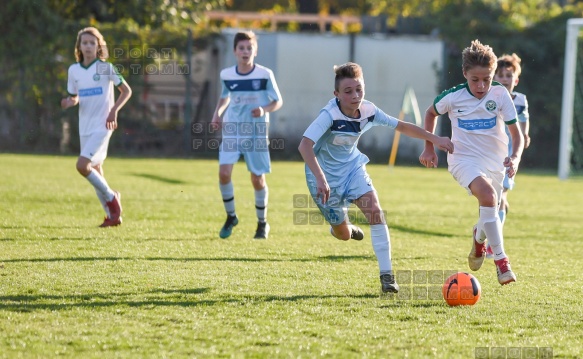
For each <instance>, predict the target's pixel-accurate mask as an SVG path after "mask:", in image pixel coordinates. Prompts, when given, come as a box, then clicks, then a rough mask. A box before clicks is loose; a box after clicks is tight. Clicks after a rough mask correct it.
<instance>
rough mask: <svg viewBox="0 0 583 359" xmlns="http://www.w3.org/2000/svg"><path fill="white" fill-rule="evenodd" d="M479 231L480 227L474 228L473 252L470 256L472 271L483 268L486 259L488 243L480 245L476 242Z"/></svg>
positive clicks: (469, 263)
mask: <svg viewBox="0 0 583 359" xmlns="http://www.w3.org/2000/svg"><path fill="white" fill-rule="evenodd" d="M477 231H478V226H474V231H473V236H472V250H471V251H470V254H468V265H469V267H470V269H471V270H473V271H477V270H478V269H480V268H482V264H483V263H484V259H485V258H486V242H484V243H479V242H478V241H477V240H476V234H477Z"/></svg>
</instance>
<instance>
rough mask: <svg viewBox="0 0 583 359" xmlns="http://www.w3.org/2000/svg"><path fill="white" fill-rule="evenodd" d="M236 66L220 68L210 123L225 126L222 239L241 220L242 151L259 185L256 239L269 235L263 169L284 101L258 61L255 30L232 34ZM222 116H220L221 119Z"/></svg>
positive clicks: (221, 175) (267, 169) (221, 164)
mask: <svg viewBox="0 0 583 359" xmlns="http://www.w3.org/2000/svg"><path fill="white" fill-rule="evenodd" d="M234 53H235V57H236V58H237V65H235V66H232V67H228V68H226V69H223V70H222V71H221V75H220V77H221V96H220V98H219V100H218V103H217V106H216V109H215V112H214V115H213V119H212V126H214V127H215V128H217V127H222V142H221V146H220V148H219V188H220V190H221V196H222V198H223V205H224V207H225V211H226V212H227V220H226V221H225V224H224V225H223V227H222V228H221V231H220V232H219V236H220V237H221V238H227V237H229V236H230V235H231V233H232V231H233V227H234V226H236V225H237V224H238V223H239V218H238V217H237V214H236V212H235V195H234V188H233V183H232V181H231V174H232V172H233V166H234V164H235V163H237V161H238V160H239V158H240V157H241V155H243V156H244V158H245V162H246V163H247V169H248V170H249V172H251V183H252V184H253V188H254V189H255V209H256V214H257V230H256V231H255V236H254V238H255V239H267V237H268V235H269V224H268V223H267V200H268V194H269V192H268V187H267V182H266V180H265V174H266V173H269V172H271V160H270V157H269V139H268V124H269V112H273V111H277V110H278V109H279V108H281V106H282V104H283V101H282V98H281V94H280V93H279V89H278V87H277V83H276V82H275V77H274V76H273V72H272V71H271V70H270V69H268V68H267V67H264V66H261V65H259V64H255V63H254V61H255V57H256V56H257V38H256V36H255V34H254V33H253V32H251V31H246V32H239V33H237V34H236V35H235V39H234ZM221 116H222V119H221Z"/></svg>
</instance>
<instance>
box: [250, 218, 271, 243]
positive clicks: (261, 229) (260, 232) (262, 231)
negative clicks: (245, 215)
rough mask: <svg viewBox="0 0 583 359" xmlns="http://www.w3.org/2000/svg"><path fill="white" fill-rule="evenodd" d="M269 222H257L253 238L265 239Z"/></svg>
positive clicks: (267, 234)
mask: <svg viewBox="0 0 583 359" xmlns="http://www.w3.org/2000/svg"><path fill="white" fill-rule="evenodd" d="M269 229H270V228H269V223H267V222H257V230H256V231H255V237H253V238H254V239H267V237H268V236H269Z"/></svg>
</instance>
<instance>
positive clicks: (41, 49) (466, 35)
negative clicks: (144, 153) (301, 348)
mask: <svg viewBox="0 0 583 359" xmlns="http://www.w3.org/2000/svg"><path fill="white" fill-rule="evenodd" d="M0 10H1V11H0V30H2V34H3V36H2V37H0V64H1V66H0V116H4V117H7V118H9V119H10V124H9V126H10V129H9V130H8V129H4V130H3V131H0V138H1V141H0V149H2V150H11V151H50V152H56V151H57V150H58V143H59V141H60V138H61V136H62V135H61V131H62V125H61V124H62V122H63V121H68V122H70V123H71V126H75V125H76V124H75V122H76V121H75V120H74V118H75V117H74V116H75V114H74V113H73V112H74V111H68V112H64V111H61V109H60V107H59V100H60V98H61V97H63V96H64V95H65V90H66V88H65V83H66V71H67V68H68V66H69V64H71V63H72V62H74V57H73V44H74V42H75V36H76V33H77V31H78V30H79V29H81V28H83V27H85V26H88V25H94V26H98V27H99V28H100V29H101V30H102V32H103V33H104V35H105V38H106V39H107V40H108V42H109V43H115V44H123V43H136V42H139V43H148V42H150V43H164V44H172V45H174V46H176V48H177V49H184V48H185V41H186V32H187V30H191V31H193V33H194V34H195V38H203V37H204V36H205V35H207V34H209V33H212V32H213V31H215V30H217V28H218V27H221V26H228V25H229V23H228V22H226V23H214V24H210V23H209V22H208V21H206V19H205V16H204V12H205V11H207V10H231V11H262V12H279V13H283V12H292V13H297V12H319V13H324V14H326V13H329V14H351V15H358V16H379V17H381V18H382V19H383V20H385V19H386V24H387V27H388V29H387V31H388V32H391V33H399V32H403V31H407V32H413V33H423V34H429V33H434V34H439V36H440V37H441V38H442V39H443V40H444V41H445V42H446V44H447V62H446V63H447V68H446V69H445V71H444V73H443V75H444V76H443V79H444V80H443V85H442V88H440V89H437V90H439V91H440V90H443V89H445V88H448V87H451V86H454V85H456V84H458V83H460V82H463V81H464V79H463V77H462V74H461V71H460V68H461V63H460V61H461V56H460V52H461V50H462V49H463V48H464V47H466V46H467V45H468V44H469V43H470V41H471V40H472V39H475V38H479V39H480V40H481V41H482V42H484V43H486V44H489V45H491V46H493V48H494V49H495V51H496V53H497V54H502V53H512V52H515V53H517V54H518V55H519V56H520V57H521V58H522V65H523V68H524V72H523V75H522V76H521V81H520V84H519V86H518V87H517V91H521V92H524V93H525V94H527V96H528V99H529V103H530V106H531V118H532V127H531V137H532V138H533V146H532V148H531V149H529V150H528V151H526V152H525V156H524V162H525V163H526V164H527V165H528V166H530V167H533V166H540V167H552V166H555V165H556V162H557V157H558V153H557V148H558V139H559V126H558V123H559V120H560V112H561V111H560V108H561V93H562V76H563V62H564V58H563V57H564V47H565V43H564V41H565V24H566V20H567V19H569V18H573V17H582V16H583V4H582V3H581V2H580V1H558V2H557V1H550V0H525V1H519V2H518V1H511V0H502V1H500V0H444V1H437V0H395V1H388V0H358V1H353V0H319V1H318V2H314V1H312V0H277V1H265V0H214V1H201V0H194V1H187V0H125V1H114V0H80V1H74V2H73V1H67V0H44V1H39V0H7V1H4V2H2V3H1V4H0ZM250 25H251V26H259V27H261V26H264V27H267V26H268V24H250ZM295 29H298V30H308V31H309V30H310V29H311V28H310V27H297V26H293V24H292V25H291V26H289V28H288V29H284V30H288V31H295ZM330 30H331V31H337V29H335V28H334V27H332V28H331V29H330ZM359 30H360V29H354V28H351V29H350V31H359ZM132 81H133V80H132ZM133 83H139V79H136V80H135V81H133V82H132V84H133ZM138 99H139V96H133V98H132V100H131V102H130V104H129V107H130V108H134V109H136V110H135V111H138V110H139V103H138ZM422 110H423V109H422ZM122 112H123V113H120V116H122V117H123V116H127V114H128V113H132V111H130V110H128V111H122ZM134 113H135V112H134ZM69 116H73V117H72V118H68V117H69ZM442 122H445V121H442ZM0 130H2V129H0ZM8 133H9V134H10V135H6V134H8ZM14 134H17V135H16V136H15V135H14Z"/></svg>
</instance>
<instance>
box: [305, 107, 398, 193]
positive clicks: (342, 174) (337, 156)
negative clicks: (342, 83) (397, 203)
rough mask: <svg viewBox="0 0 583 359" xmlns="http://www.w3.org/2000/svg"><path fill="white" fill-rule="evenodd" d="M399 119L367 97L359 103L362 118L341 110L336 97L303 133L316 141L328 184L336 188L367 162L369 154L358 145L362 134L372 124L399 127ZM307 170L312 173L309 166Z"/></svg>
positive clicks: (316, 149) (315, 148) (316, 150)
mask: <svg viewBox="0 0 583 359" xmlns="http://www.w3.org/2000/svg"><path fill="white" fill-rule="evenodd" d="M398 121H399V120H397V119H396V118H394V117H391V116H389V115H387V114H386V113H384V112H383V111H382V110H381V109H379V108H378V107H376V106H375V105H374V104H373V103H372V102H369V101H367V100H363V102H362V104H361V106H360V117H359V118H351V117H348V116H346V115H344V114H343V113H342V112H341V111H340V107H339V105H338V100H337V99H336V98H333V99H332V100H330V101H329V102H328V104H327V105H326V106H325V107H324V108H323V109H322V110H320V114H319V115H318V117H317V118H316V119H315V120H314V122H312V124H311V125H310V126H309V127H308V129H307V130H306V132H305V133H304V137H306V138H309V139H310V140H312V141H314V142H315V144H314V153H315V154H316V159H317V160H318V163H319V164H320V167H321V168H322V171H323V172H324V175H325V176H326V180H327V181H328V185H329V186H330V187H332V188H334V187H339V186H340V185H341V184H342V183H344V182H346V181H347V180H348V179H350V178H351V177H352V175H353V173H354V172H355V171H356V170H357V169H358V168H359V167H361V166H363V165H365V164H366V163H368V161H369V159H368V157H367V156H366V155H365V154H363V153H361V152H360V151H359V150H358V147H357V146H358V140H359V139H360V136H362V134H363V133H365V132H366V131H368V130H370V129H371V128H372V127H373V126H388V127H390V128H396V127H397V124H398ZM306 172H307V173H311V171H310V169H309V168H308V166H306Z"/></svg>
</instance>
